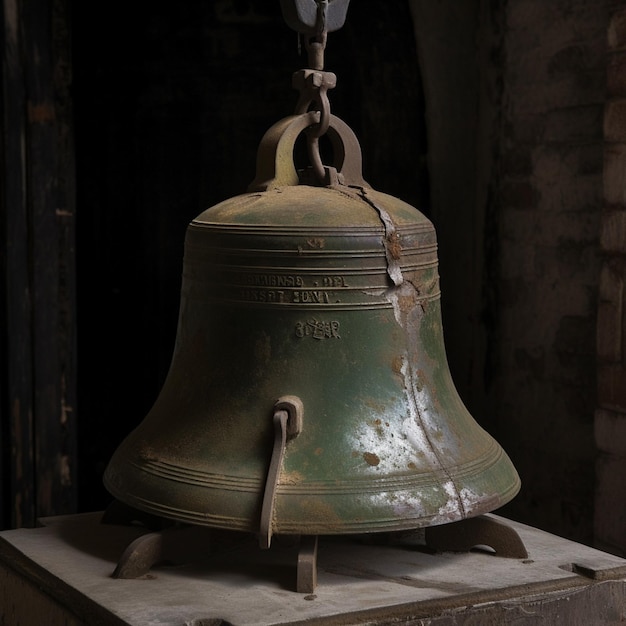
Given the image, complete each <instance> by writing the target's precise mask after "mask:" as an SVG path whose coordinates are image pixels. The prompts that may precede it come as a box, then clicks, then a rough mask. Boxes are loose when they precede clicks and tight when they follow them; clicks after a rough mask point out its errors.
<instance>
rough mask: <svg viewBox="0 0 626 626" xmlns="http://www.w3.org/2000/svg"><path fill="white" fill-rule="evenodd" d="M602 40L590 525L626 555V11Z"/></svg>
mask: <svg viewBox="0 0 626 626" xmlns="http://www.w3.org/2000/svg"><path fill="white" fill-rule="evenodd" d="M607 42H608V54H607V76H606V78H607V100H606V106H605V109H604V140H605V141H604V177H603V182H604V186H603V195H604V210H603V211H602V214H601V238H600V247H601V255H602V261H601V273H600V297H599V303H598V332H597V346H598V410H597V411H596V415H595V437H596V444H597V446H598V450H599V457H598V461H597V477H598V482H597V491H596V498H595V524H594V526H595V539H596V544H597V545H598V546H599V547H601V548H603V549H606V550H608V551H610V552H615V553H619V554H622V555H626V498H625V497H624V496H626V352H625V348H626V344H625V334H624V321H625V318H624V281H625V279H626V8H624V7H623V6H622V7H618V8H617V9H615V10H614V12H613V14H612V15H611V16H610V21H609V26H608V35H607Z"/></svg>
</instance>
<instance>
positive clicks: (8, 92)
mask: <svg viewBox="0 0 626 626" xmlns="http://www.w3.org/2000/svg"><path fill="white" fill-rule="evenodd" d="M3 8H4V21H3V31H4V33H3V34H4V38H5V42H6V46H5V56H4V58H3V75H4V89H3V93H2V99H3V103H4V119H5V128H4V129H3V130H4V132H3V136H4V146H3V153H4V159H3V160H2V166H3V171H2V178H3V185H2V189H3V198H2V200H3V204H4V206H3V211H2V216H3V222H4V223H3V225H2V226H3V241H2V246H3V248H4V250H5V258H6V262H5V266H4V268H3V269H4V273H3V276H2V296H3V307H2V315H3V318H4V319H3V322H4V324H3V325H4V328H6V335H5V337H6V346H4V347H3V348H4V349H3V350H2V354H3V361H4V363H3V365H4V371H5V372H6V378H4V377H3V394H2V402H3V409H5V410H6V414H7V415H8V420H5V421H4V420H3V428H2V437H3V441H2V454H3V459H2V467H3V468H5V475H4V476H3V481H2V488H3V496H2V505H3V506H2V515H1V517H2V520H1V521H2V524H3V525H4V526H7V525H10V526H22V525H28V524H30V523H31V522H32V521H33V520H34V517H35V501H34V494H33V489H32V486H33V483H34V467H33V457H34V454H33V432H32V414H33V406H32V398H33V379H32V376H33V372H32V369H31V354H32V341H33V339H32V333H31V316H32V298H31V289H30V279H29V266H30V263H29V237H28V229H29V217H28V207H27V199H26V194H25V193H24V190H25V186H26V173H25V167H26V156H25V153H24V135H25V127H26V120H25V108H26V107H25V101H26V93H25V87H24V80H23V77H24V67H23V63H22V57H21V55H20V45H21V41H20V38H19V33H20V27H21V24H20V20H19V12H18V7H17V0H6V2H4V4H3Z"/></svg>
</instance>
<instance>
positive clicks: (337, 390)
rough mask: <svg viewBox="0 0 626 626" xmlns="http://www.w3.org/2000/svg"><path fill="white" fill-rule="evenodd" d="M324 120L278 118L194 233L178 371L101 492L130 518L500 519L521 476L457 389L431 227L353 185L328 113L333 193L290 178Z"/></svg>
mask: <svg viewBox="0 0 626 626" xmlns="http://www.w3.org/2000/svg"><path fill="white" fill-rule="evenodd" d="M316 116H317V114H316V113H304V114H301V115H295V116H291V117H288V118H285V119H283V120H281V121H280V122H278V123H277V124H275V125H274V126H273V127H272V128H271V129H270V130H269V131H268V132H267V133H266V135H265V137H264V138H263V140H262V142H261V145H260V147H259V153H258V160H257V176H256V179H255V181H254V182H253V183H252V185H251V186H250V189H249V190H248V193H244V194H242V195H239V196H236V197H234V198H231V199H229V200H226V201H224V202H222V203H220V204H217V205H216V206H213V207H212V208H210V209H208V210H206V211H204V212H203V213H202V214H200V215H199V216H198V217H197V218H196V219H194V220H193V221H192V222H191V224H190V225H189V227H188V229H187V234H186V240H185V255H184V269H183V284H182V293H181V304H180V315H179V323H178V332H177V337H176V344H175V348H174V354H173V358H172V362H171V366H170V371H169V374H168V376H167V379H166V381H165V383H164V386H163V388H162V390H161V393H160V395H159V397H158V399H157V401H156V403H155V404H154V406H153V408H152V410H151V411H150V412H149V413H148V415H147V416H146V417H145V419H144V420H143V422H142V423H141V424H140V425H139V426H138V427H137V428H136V429H135V430H134V431H133V432H132V433H131V434H130V435H129V436H128V437H127V438H126V440H125V441H123V442H122V444H121V445H120V446H119V448H118V449H117V451H116V452H115V454H114V456H113V458H112V459H111V461H110V463H109V466H108V468H107V470H106V473H105V476H104V481H105V485H106V487H107V488H108V490H109V491H110V492H111V494H112V495H113V496H114V497H115V498H117V499H118V500H120V501H122V502H124V503H126V504H128V505H130V506H131V507H134V508H136V509H139V510H141V511H145V512H148V513H152V514H156V515H159V516H163V517H166V518H170V519H172V520H178V521H182V522H189V523H192V524H200V525H206V526H211V527H218V528H223V529H233V530H242V531H251V532H262V533H265V534H267V535H268V536H271V534H272V533H280V534H309V535H318V534H338V533H366V532H376V531H393V530H399V529H409V528H417V527H423V526H431V525H437V524H443V523H446V522H452V521H455V520H461V519H463V518H467V517H472V516H476V515H479V514H483V513H485V512H489V511H493V510H495V509H497V508H498V507H500V506H501V505H503V504H505V503H506V502H507V501H509V500H510V499H511V498H512V497H513V496H514V495H515V494H516V493H517V491H518V490H519V487H520V482H519V477H518V475H517V473H516V471H515V469H514V467H513V465H512V463H511V461H510V459H509V458H508V456H507V455H506V453H505V452H504V451H503V450H502V448H501V447H500V445H499V444H498V443H497V442H496V441H495V440H494V439H493V438H492V437H491V436H490V435H489V434H488V433H487V432H485V430H483V429H482V428H481V427H480V426H479V425H478V424H477V422H476V421H474V419H473V418H472V416H471V415H470V414H469V412H468V411H467V409H466V408H465V406H464V405H463V403H462V401H461V399H460V398H459V395H458V393H457V391H456V389H455V386H454V384H453V381H452V379H451V375H450V372H449V369H448V364H447V360H446V353H445V347H444V338H443V331H442V323H441V312H440V291H439V276H438V263H437V243H436V236H435V230H434V227H433V225H432V223H431V222H430V221H429V220H428V219H427V218H426V217H425V216H424V215H423V214H422V213H420V212H419V211H418V210H417V209H416V208H414V207H412V206H410V205H408V204H406V203H405V202H403V201H401V200H399V199H397V198H394V197H391V196H389V195H386V194H383V193H380V192H377V191H375V190H374V189H372V188H371V187H370V186H369V185H368V184H367V183H366V182H365V181H363V179H362V177H361V152H360V148H359V145H358V142H357V140H356V137H355V136H354V134H353V133H352V131H351V130H350V129H349V128H348V127H347V126H346V125H345V124H344V123H343V122H342V121H341V120H339V119H338V118H337V117H335V116H332V117H331V119H330V126H329V129H328V136H329V138H330V140H331V142H332V145H333V152H334V161H335V162H334V164H333V165H334V167H331V168H327V174H328V181H327V183H328V184H326V185H324V186H318V185H309V184H301V182H300V179H299V174H298V172H297V171H296V167H295V165H294V162H293V152H294V145H295V143H296V140H297V137H298V136H299V135H300V134H301V133H302V132H303V131H304V130H305V129H306V128H307V127H310V126H311V125H313V124H315V122H316V120H317V119H319V118H318V117H316ZM277 416H279V417H280V416H282V421H281V420H280V419H277Z"/></svg>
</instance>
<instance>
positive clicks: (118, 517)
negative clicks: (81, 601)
mask: <svg viewBox="0 0 626 626" xmlns="http://www.w3.org/2000/svg"><path fill="white" fill-rule="evenodd" d="M101 521H102V523H103V524H121V525H126V526H140V527H144V528H146V529H147V530H148V531H150V532H147V533H146V534H145V535H141V536H140V537H137V539H135V540H134V541H132V542H131V543H130V544H129V545H128V546H127V547H126V549H125V550H124V552H123V553H122V556H121V557H120V558H119V560H118V562H117V565H116V567H115V570H114V571H113V574H112V577H113V578H122V579H128V578H139V577H140V576H145V575H146V574H148V572H149V571H150V569H151V568H152V567H153V566H154V565H157V564H160V563H170V564H174V565H180V564H183V563H189V562H191V561H194V560H197V559H199V558H201V557H202V556H203V555H206V554H207V553H208V552H209V551H210V550H211V548H212V546H213V544H214V542H213V540H212V539H213V537H212V534H213V533H212V531H211V529H208V528H205V527H201V526H180V525H175V524H173V523H172V522H170V521H169V520H164V519H163V518H160V517H157V516H155V515H150V514H149V513H144V512H143V511H138V510H136V509H133V508H132V507H129V506H127V505H125V504H123V503H121V502H119V501H117V500H116V501H114V502H113V503H111V505H110V506H109V507H108V508H107V510H106V511H105V512H104V515H103V516H102V520H101Z"/></svg>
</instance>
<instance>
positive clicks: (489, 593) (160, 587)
mask: <svg viewBox="0 0 626 626" xmlns="http://www.w3.org/2000/svg"><path fill="white" fill-rule="evenodd" d="M490 517H493V518H494V519H496V520H498V521H501V522H505V523H506V524H509V525H510V526H512V527H513V528H514V529H515V530H516V531H517V533H518V534H519V536H520V537H521V539H522V541H523V542H524V544H525V546H526V548H527V551H528V558H524V559H519V558H506V557H502V556H498V555H495V554H493V553H492V552H491V551H489V550H488V549H487V548H485V547H482V548H480V549H476V550H472V551H469V552H462V553H454V552H433V551H432V550H428V549H427V548H426V546H424V545H423V544H421V543H420V542H419V541H412V538H411V534H410V533H408V534H406V533H405V534H403V535H402V536H400V535H398V536H393V537H396V538H400V539H399V540H397V541H393V542H389V541H388V542H387V543H386V544H383V543H372V542H371V536H369V537H368V538H364V537H360V538H359V537H320V543H319V551H318V581H317V586H316V588H315V590H314V593H309V594H302V593H298V592H296V591H295V568H296V562H297V548H295V547H294V545H293V542H289V541H286V542H281V541H279V540H277V541H275V542H274V544H273V546H272V548H270V550H261V549H260V548H258V545H257V543H256V539H255V538H254V537H252V536H248V535H245V534H241V541H238V542H235V543H230V542H229V543H225V544H224V545H223V546H219V545H218V546H216V547H215V548H214V552H213V553H212V554H211V555H208V556H203V555H199V559H198V560H197V561H195V562H194V563H193V564H189V563H188V564H183V565H177V566H173V565H169V566H168V565H159V566H154V567H153V568H152V569H150V571H149V572H148V573H147V574H146V575H144V576H142V577H140V578H136V579H116V578H113V577H112V573H113V571H114V569H115V567H116V565H117V563H118V561H119V559H120V556H121V555H122V553H123V552H124V550H125V549H126V547H127V546H128V545H129V544H130V543H131V542H132V541H133V540H134V539H135V538H137V537H139V536H140V535H142V534H145V532H146V530H145V529H143V528H139V527H134V526H125V525H117V524H103V523H102V513H100V512H95V513H88V514H81V515H71V516H60V517H53V518H46V519H44V520H42V523H43V524H44V525H43V526H42V527H41V528H35V529H17V530H9V531H4V532H1V533H0V565H1V566H2V567H4V569H5V570H7V571H9V572H11V575H12V576H14V577H17V578H20V579H21V580H26V581H28V582H29V584H30V585H31V586H32V587H33V588H34V589H37V590H38V592H39V593H40V594H43V595H45V596H46V597H48V598H51V599H53V600H54V602H56V603H57V604H59V605H61V606H62V607H65V609H66V610H67V612H68V615H70V614H71V616H72V617H73V618H74V619H75V620H76V622H74V621H70V620H69V619H68V621H67V622H66V623H71V624H74V623H83V624H87V625H89V626H96V625H103V626H214V625H218V624H223V625H226V624H232V625H236V626H260V625H267V626H278V625H285V624H305V623H306V624H307V626H311V625H312V624H391V623H398V621H397V620H401V623H403V624H423V623H428V624H437V625H439V624H441V625H442V626H443V625H448V624H450V625H452V624H463V623H474V624H475V623H481V624H483V623H484V624H488V623H498V624H505V623H515V624H525V623H535V622H527V621H524V620H525V619H527V618H528V619H530V617H532V618H533V619H539V618H538V615H539V616H541V619H542V620H545V617H546V616H548V617H549V622H543V623H551V624H561V623H563V624H568V626H571V625H573V624H575V623H580V624H591V623H593V624H611V623H616V624H617V623H618V621H619V620H620V619H622V618H624V619H626V560H625V559H621V558H619V557H617V556H613V555H611V554H609V553H605V552H602V551H599V550H596V549H593V548H590V547H588V546H584V545H581V544H577V543H575V542H572V541H568V540H565V539H562V538H559V537H556V536H554V535H551V534H549V533H546V532H543V531H540V530H538V529H534V528H532V527H529V526H526V525H523V524H519V523H517V522H514V521H511V520H505V519H503V518H500V517H498V516H496V515H490ZM418 535H419V533H417V532H416V533H415V534H414V537H415V538H416V537H418ZM279 539H282V538H279ZM7 595H8V592H6V593H5V595H4V596H3V595H2V592H0V601H1V602H2V604H0V623H12V622H10V621H6V622H5V621H3V619H2V618H3V617H5V618H6V616H7V615H8V614H9V612H12V614H13V616H14V618H15V619H17V618H19V615H17V613H19V611H20V610H25V609H24V608H22V609H20V607H19V602H17V601H16V599H15V598H14V597H7ZM576 598H578V602H576V601H575V599H576ZM32 601H33V602H34V599H33V600H32ZM26 602H28V600H26ZM567 607H570V608H569V609H567V610H565V609H566V608H567ZM549 611H551V613H549V615H548V612H549ZM568 611H569V612H568ZM572 611H573V613H572ZM589 611H593V614H594V620H595V621H589V613H588V612H589ZM478 614H482V615H484V616H485V617H484V620H483V621H479V622H476V621H471V620H470V621H467V622H466V621H464V617H463V616H466V617H468V619H469V617H471V616H473V618H472V619H476V615H478ZM16 615H17V617H15V616H16ZM488 615H490V616H491V617H487V616H488ZM559 615H560V616H561V617H562V618H563V619H566V620H567V621H562V622H561V621H558V619H557V616H559ZM572 615H574V616H580V619H581V620H582V621H580V622H578V621H577V618H575V617H574V618H573V617H572ZM509 618H511V619H512V620H514V621H511V622H509V621H507V620H508V619H509ZM424 619H428V620H429V621H427V622H424V621H423V620H424ZM489 619H491V620H492V621H488V620H489ZM520 620H521V621H520ZM16 623H17V622H16ZM19 623H26V622H23V621H22V622H19Z"/></svg>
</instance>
